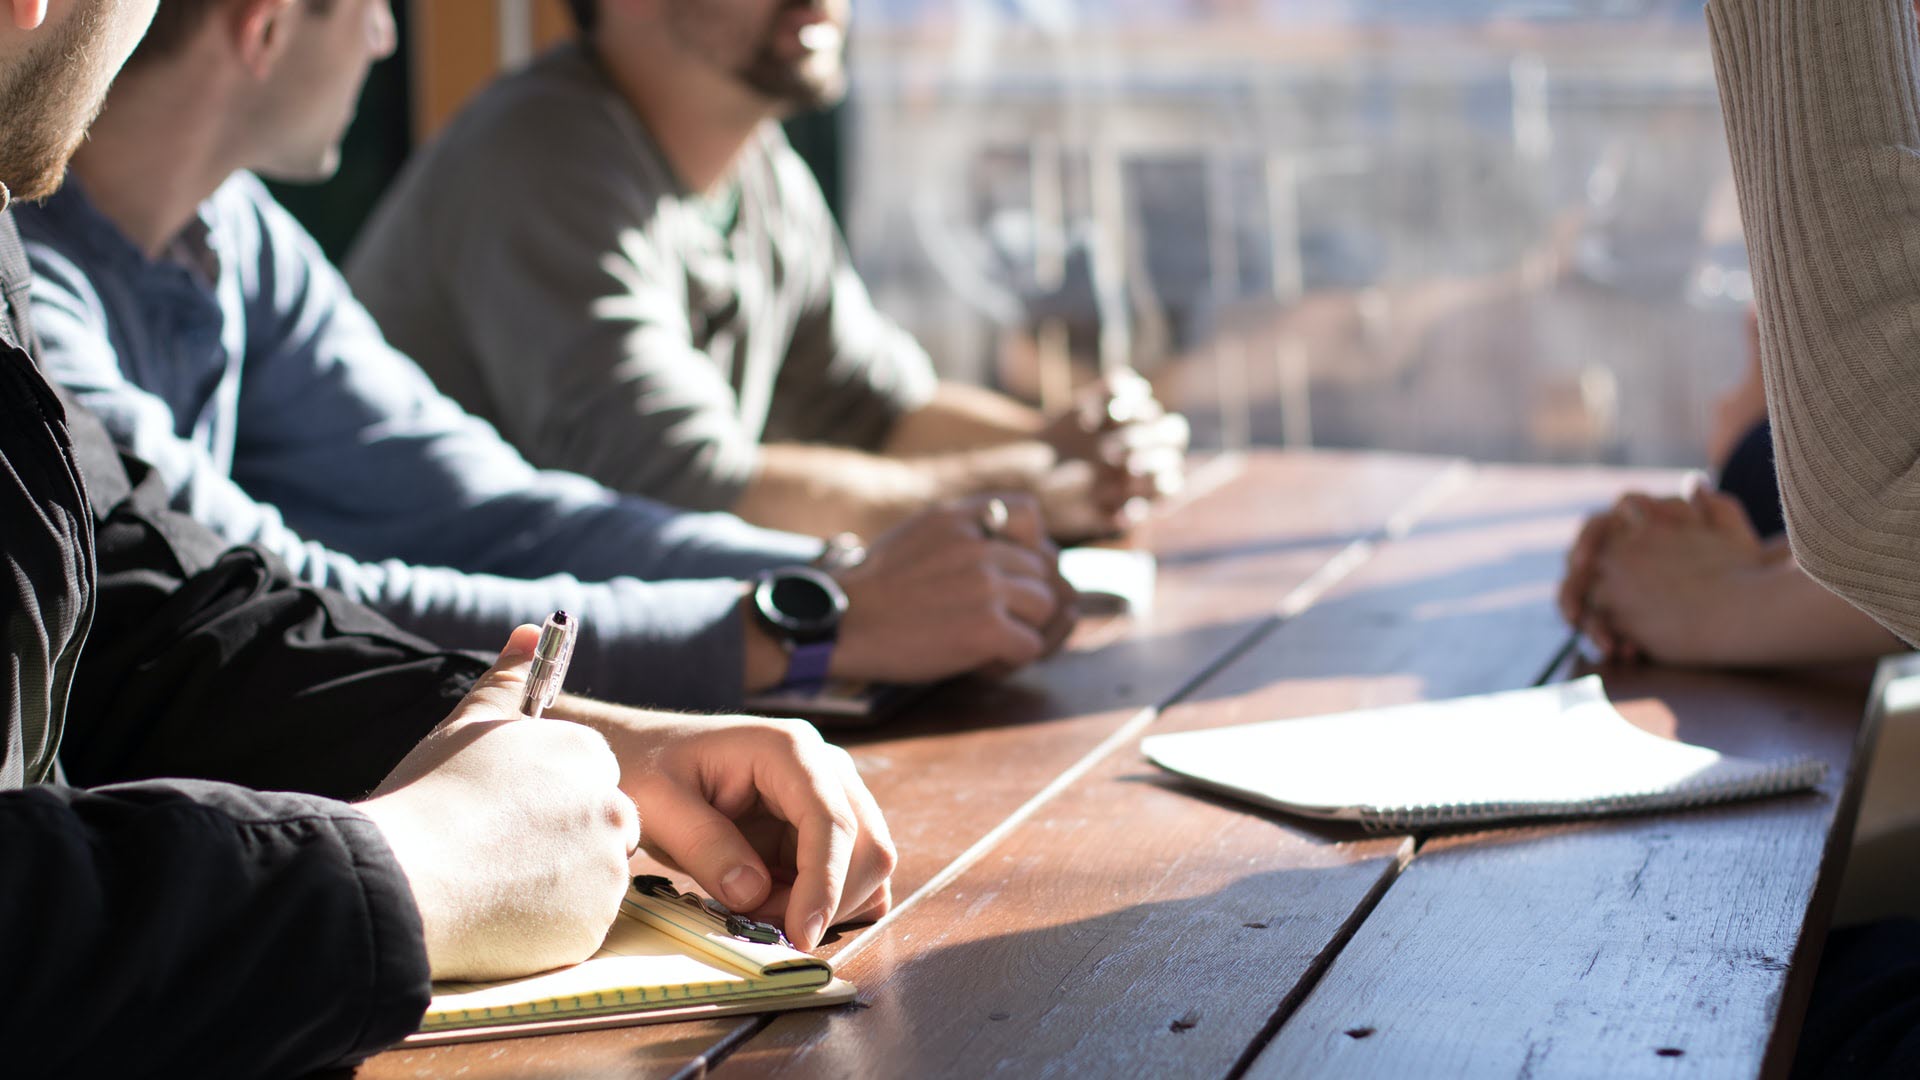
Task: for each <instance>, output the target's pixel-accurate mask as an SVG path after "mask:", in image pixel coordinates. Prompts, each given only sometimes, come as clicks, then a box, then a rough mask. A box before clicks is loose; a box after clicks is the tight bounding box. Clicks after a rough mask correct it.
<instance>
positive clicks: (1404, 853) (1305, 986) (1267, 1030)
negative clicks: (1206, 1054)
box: [1225, 836, 1421, 1080]
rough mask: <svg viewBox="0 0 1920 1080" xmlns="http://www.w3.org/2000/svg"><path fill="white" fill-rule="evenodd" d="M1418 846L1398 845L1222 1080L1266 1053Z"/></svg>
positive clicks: (1234, 1078) (1414, 840)
mask: <svg viewBox="0 0 1920 1080" xmlns="http://www.w3.org/2000/svg"><path fill="white" fill-rule="evenodd" d="M1420 844H1421V841H1420V839H1419V838H1418V837H1413V836H1409V837H1407V838H1406V839H1405V840H1404V841H1402V842H1401V844H1400V850H1399V851H1397V852H1395V853H1394V859H1393V866H1392V867H1391V868H1389V869H1388V870H1387V872H1386V873H1384V874H1381V875H1380V880H1379V881H1376V882H1374V883H1373V887H1372V888H1370V889H1368V890H1367V895H1366V896H1364V897H1362V898H1361V900H1360V903H1359V904H1358V905H1356V906H1355V907H1354V909H1353V913H1352V914H1350V915H1348V916H1347V918H1346V919H1345V920H1344V921H1343V922H1341V924H1340V928H1339V929H1338V930H1336V931H1334V933H1333V936H1332V937H1330V938H1328V939H1327V947H1326V948H1324V949H1322V950H1320V952H1319V954H1318V955H1316V956H1315V957H1314V958H1313V963H1311V964H1309V965H1308V966H1307V970H1306V974H1305V975H1303V976H1302V977H1301V979H1300V981H1299V982H1297V983H1295V984H1294V987H1293V989H1292V990H1290V991H1288V992H1287V995H1286V996H1285V997H1283V998H1281V999H1280V1004H1279V1005H1278V1006H1277V1007H1275V1009H1274V1011H1273V1015H1272V1016H1270V1017H1268V1018H1267V1022H1266V1023H1265V1024H1263V1025H1261V1028H1260V1030H1259V1032H1257V1033H1256V1034H1255V1035H1254V1037H1253V1038H1252V1040H1250V1041H1249V1042H1248V1043H1247V1048H1246V1049H1245V1050H1244V1051H1242V1052H1241V1054H1240V1059H1239V1060H1238V1061H1236V1062H1234V1063H1233V1068H1231V1069H1229V1070H1227V1075H1226V1077H1225V1080H1240V1078H1241V1077H1243V1076H1245V1075H1246V1074H1247V1071H1248V1070H1249V1069H1251V1068H1253V1063H1254V1062H1255V1061H1256V1060H1258V1059H1259V1057H1260V1055H1261V1054H1262V1053H1264V1052H1265V1051H1266V1049H1267V1044H1268V1043H1270V1042H1272V1041H1273V1040H1274V1038H1275V1037H1276V1036H1277V1035H1279V1034H1280V1029H1281V1028H1282V1027H1284V1026H1286V1023H1287V1021H1288V1020H1289V1019H1291V1018H1292V1017H1293V1014H1294V1012H1295V1011H1296V1010H1297V1009H1299V1008H1300V1004H1301V1002H1304V1001H1306V1000H1307V995H1309V994H1311V993H1313V988H1314V987H1315V986H1317V985H1318V984H1319V982H1320V978H1321V976H1323V975H1325V974H1326V973H1327V971H1328V970H1330V969H1331V968H1332V967H1333V962H1334V960H1336V959H1337V958H1338V957H1339V956H1340V953H1341V952H1343V951H1344V950H1345V949H1346V947H1347V943H1348V942H1350V941H1352V940H1353V937H1354V935H1355V934H1358V933H1359V932H1360V928H1361V927H1362V926H1364V925H1366V922H1367V919H1368V918H1369V917H1371V916H1372V915H1373V911H1374V909H1375V908H1377V907H1379V906H1380V901H1382V900H1384V899H1386V895H1387V890H1388V889H1391V888H1392V887H1393V884H1394V882H1396V881H1399V880H1400V875H1401V873H1403V872H1404V871H1405V870H1406V869H1407V867H1408V866H1410V865H1412V863H1413V860H1414V858H1415V857H1416V856H1417V855H1418V853H1419V847H1420Z"/></svg>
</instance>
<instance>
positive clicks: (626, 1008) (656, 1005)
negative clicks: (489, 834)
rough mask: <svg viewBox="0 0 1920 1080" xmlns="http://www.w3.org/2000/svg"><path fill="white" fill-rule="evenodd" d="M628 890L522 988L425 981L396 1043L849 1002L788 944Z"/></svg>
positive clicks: (515, 982)
mask: <svg viewBox="0 0 1920 1080" xmlns="http://www.w3.org/2000/svg"><path fill="white" fill-rule="evenodd" d="M649 883H657V887H656V886H650V885H649ZM634 886H635V887H634V888H632V889H629V890H628V892H627V895H626V899H624V900H623V901H622V902H621V905H620V915H619V917H618V918H616V919H615V920H614V924H613V926H612V928H611V929H609V930H608V931H607V939H606V942H605V943H604V944H603V945H601V947H600V951H599V952H597V953H595V954H594V955H593V956H592V957H590V958H588V959H587V960H585V961H584V962H582V963H579V964H575V965H574V966H572V967H568V968H561V969H559V970H557V971H548V972H543V973H541V974H538V975H531V976H528V977H526V978H521V979H504V980H501V981H499V982H486V983H456V982H439V983H435V984H434V985H433V1000H432V1002H431V1003H430V1004H429V1005H428V1006H427V1014H426V1017H425V1019H423V1020H422V1021H421V1023H420V1030H419V1031H418V1032H416V1033H415V1034H413V1035H410V1036H408V1037H407V1039H406V1041H405V1044H406V1045H409V1046H418V1045H422V1044H434V1043H446V1042H473V1041H477V1040H481V1039H502V1038H509V1037H512V1036H517V1035H548V1034H553V1033H556V1032H562V1031H580V1030H585V1029H590V1028H602V1027H623V1026H627V1025H632V1024H652V1023H662V1022H665V1021H668V1020H686V1019H695V1018H700V1017H709V1016H726V1015H731V1014H736V1013H750V1012H774V1011H778V1010H783V1009H805V1008H813V1007H815V1006H821V1005H839V1004H844V1003H845V1002H848V1001H851V1000H853V997H854V988H853V986H852V985H851V984H849V983H847V982H844V981H842V980H840V979H836V978H834V977H833V968H832V967H831V966H830V965H829V964H828V963H827V962H826V961H825V960H822V959H820V958H818V957H814V956H809V955H807V954H806V953H803V952H800V951H798V950H797V949H793V948H791V947H789V946H788V945H787V944H786V942H785V939H784V938H782V937H781V936H780V935H779V934H778V932H777V931H774V930H773V929H772V928H771V927H767V926H766V924H764V923H755V922H752V921H751V920H746V919H741V918H740V917H738V916H734V915H731V914H729V913H727V912H726V911H725V909H723V908H719V907H717V906H715V905H714V904H712V903H711V902H710V901H703V900H700V899H698V898H695V897H690V896H686V895H683V894H679V893H677V892H675V891H674V890H673V889H672V888H671V886H670V885H669V884H668V883H667V882H666V881H665V879H663V878H636V879H634ZM643 890H645V891H643ZM743 935H744V936H743Z"/></svg>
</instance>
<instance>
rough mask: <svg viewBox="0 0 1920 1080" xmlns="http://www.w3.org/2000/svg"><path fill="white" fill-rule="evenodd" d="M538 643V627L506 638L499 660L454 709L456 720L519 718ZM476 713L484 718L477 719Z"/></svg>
mask: <svg viewBox="0 0 1920 1080" xmlns="http://www.w3.org/2000/svg"><path fill="white" fill-rule="evenodd" d="M539 641H540V628H539V627H537V626H531V625H529V626H519V627H515V628H514V631H513V633H512V634H510V635H508V637H507V644H506V647H505V648H503V649H501V650H500V657H499V659H497V660H495V661H494V662H493V666H492V667H490V668H488V669H487V671H486V674H484V675H482V676H480V678H479V679H478V680H476V681H475V682H474V684H473V689H471V690H469V691H467V696H466V699H465V700H464V701H462V702H461V704H460V707H459V708H458V709H456V710H454V713H453V718H454V719H461V720H471V719H476V718H479V719H491V720H505V719H509V718H511V717H515V716H519V715H520V695H521V693H522V692H523V691H524V690H525V688H526V684H527V670H528V668H529V667H531V666H532V664H533V650H534V646H536V645H537V644H539ZM475 712H481V713H483V714H484V715H483V716H480V717H476V716H475V715H473V714H474V713H475Z"/></svg>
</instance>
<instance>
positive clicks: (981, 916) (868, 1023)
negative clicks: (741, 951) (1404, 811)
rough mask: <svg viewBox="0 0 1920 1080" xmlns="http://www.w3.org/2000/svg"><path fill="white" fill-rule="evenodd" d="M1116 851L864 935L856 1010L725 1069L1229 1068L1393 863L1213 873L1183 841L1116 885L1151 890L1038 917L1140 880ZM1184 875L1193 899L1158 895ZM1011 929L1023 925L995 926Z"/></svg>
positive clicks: (807, 1024)
mask: <svg viewBox="0 0 1920 1080" xmlns="http://www.w3.org/2000/svg"><path fill="white" fill-rule="evenodd" d="M1127 857H1128V853H1127V852H1124V851H1117V850H1116V851H1111V852H1105V853H1087V854H1086V855H1085V857H1084V858H1081V859H1077V860H1076V859H1074V858H1073V857H1072V856H1067V857H1065V858H1064V859H1063V860H1062V861H1063V862H1068V863H1074V862H1078V863H1079V864H1080V865H1078V866H1073V865H1069V866H1065V867H1061V868H1058V869H1055V870H1051V871H1049V874H1048V886H1047V889H1048V893H1047V896H1046V897H1045V899H1041V898H1037V897H1014V896H1010V895H1008V892H1009V891H1012V890H1007V889H1002V890H1000V891H999V893H998V899H997V900H996V901H995V903H997V904H999V905H1002V906H1003V907H1004V910H1005V914H997V913H996V911H995V907H994V903H984V902H979V903H974V904H973V905H972V906H971V907H970V908H968V909H966V910H965V911H959V910H956V911H955V912H953V916H954V917H953V920H952V921H951V922H950V923H949V924H948V925H947V926H946V927H945V928H944V929H938V928H937V929H936V930H934V931H933V932H932V933H931V934H930V935H929V934H916V935H915V936H914V940H913V941H911V942H909V941H906V940H905V939H899V938H892V937H890V938H888V939H886V940H883V941H877V942H875V943H874V944H873V945H872V946H870V947H869V948H868V949H867V950H866V951H865V953H864V955H863V956H862V957H861V958H860V960H859V961H858V962H857V963H856V964H855V965H853V968H852V970H850V971H849V972H848V974H849V975H850V976H851V977H852V978H853V979H855V981H856V982H857V983H858V984H859V985H860V988H861V996H860V1001H859V1003H858V1004H856V1005H854V1006H850V1007H846V1008H842V1009H837V1010H833V1011H831V1012H823V1013H817V1014H812V1015H801V1014H788V1015H785V1016H781V1017H778V1018H776V1019H775V1020H774V1021H773V1022H772V1024H771V1026H770V1027H769V1029H768V1030H767V1031H766V1032H765V1033H763V1034H762V1035H760V1036H758V1037H756V1038H755V1039H753V1040H751V1041H749V1042H748V1043H747V1044H746V1045H745V1046H744V1047H742V1048H741V1049H740V1050H739V1051H737V1052H736V1053H735V1054H734V1055H733V1056H731V1057H730V1058H729V1059H728V1061H727V1065H726V1069H727V1070H730V1072H729V1074H730V1075H757V1074H759V1072H760V1071H761V1070H767V1069H771V1068H772V1067H773V1066H774V1065H775V1064H782V1065H786V1066H788V1067H790V1068H793V1069H795V1071H797V1072H799V1073H801V1074H805V1075H830V1076H915V1077H923V1076H925V1077H939V1076H986V1075H1006V1076H1080V1075H1087V1076H1092V1075H1103V1076H1154V1077H1187V1076H1192V1077H1219V1076H1225V1075H1230V1074H1231V1073H1232V1072H1233V1071H1234V1068H1235V1065H1236V1063H1237V1062H1238V1061H1239V1060H1240V1058H1241V1057H1242V1055H1243V1054H1245V1053H1246V1052H1247V1051H1248V1049H1249V1047H1253V1046H1256V1045H1257V1044H1258V1043H1260V1042H1262V1041H1263V1040H1264V1037H1265V1034H1266V1032H1267V1029H1268V1028H1269V1025H1271V1024H1272V1023H1273V1022H1274V1020H1275V1019H1276V1017H1277V1016H1279V1015H1280V1014H1281V1013H1282V1012H1283V1011H1284V1010H1290V1009H1291V1007H1292V1005H1293V1004H1294V1002H1293V1000H1292V998H1293V996H1294V995H1295V994H1296V993H1298V992H1300V991H1301V990H1302V988H1303V987H1302V984H1303V980H1305V979H1306V978H1307V976H1308V975H1309V974H1310V973H1311V972H1313V971H1315V970H1317V969H1318V968H1319V966H1321V965H1322V964H1324V963H1326V962H1329V961H1330V960H1331V957H1332V955H1333V953H1334V952H1335V951H1336V950H1335V948H1334V943H1335V942H1336V941H1337V940H1339V939H1340V937H1341V935H1342V934H1343V933H1344V932H1345V926H1346V924H1347V922H1348V920H1349V919H1350V918H1351V917H1352V916H1353V915H1354V913H1355V912H1356V911H1357V910H1359V909H1360V908H1361V907H1362V906H1363V905H1364V904H1366V903H1367V902H1368V898H1369V896H1370V895H1371V894H1372V892H1373V890H1374V889H1376V888H1377V887H1378V886H1379V885H1380V883H1381V882H1382V880H1383V879H1385V878H1386V877H1387V876H1388V875H1389V874H1391V873H1392V867H1393V855H1392V852H1391V849H1390V848H1381V849H1376V850H1374V851H1371V852H1369V853H1367V854H1365V855H1364V856H1359V857H1356V858H1354V859H1352V860H1350V861H1345V862H1340V863H1336V864H1333V865H1324V864H1323V865H1319V866H1316V867H1312V868H1300V869H1288V870H1275V871H1268V872H1263V873H1256V874H1246V875H1243V876H1239V877H1237V878H1234V879H1233V880H1230V881H1228V882H1227V883H1226V884H1224V885H1221V884H1219V882H1220V880H1221V873H1222V871H1223V869H1224V867H1223V866H1222V860H1220V859H1218V858H1217V857H1210V856H1209V855H1208V854H1207V853H1205V852H1194V853H1190V854H1189V855H1188V856H1187V857H1185V858H1177V859H1175V860H1173V861H1172V864H1171V865H1158V866H1156V867H1154V868H1153V869H1152V871H1151V872H1150V873H1148V874H1145V875H1144V877H1145V878H1146V879H1147V880H1152V881H1153V884H1152V885H1150V886H1148V887H1147V888H1146V889H1145V890H1140V889H1128V890H1127V891H1128V892H1131V893H1135V894H1137V893H1138V892H1140V891H1146V892H1148V893H1150V894H1162V896H1163V898H1158V899H1154V900H1152V901H1150V902H1146V903H1137V904H1130V905H1126V906H1121V907H1116V908H1114V909H1112V910H1108V911H1103V912H1101V913H1099V914H1095V915H1089V916H1085V917H1079V918H1064V917H1063V918H1060V919H1058V920H1057V921H1056V920H1055V919H1054V918H1052V917H1051V916H1049V914H1048V911H1049V910H1057V911H1063V912H1064V911H1084V910H1086V908H1087V907H1088V906H1090V904H1091V905H1093V906H1097V905H1098V903H1099V898H1101V897H1107V896H1111V895H1113V894H1114V892H1115V886H1114V882H1115V880H1116V878H1132V879H1136V880H1137V879H1141V878H1142V877H1143V870H1144V869H1145V868H1142V867H1137V866H1132V865H1122V864H1123V863H1124V862H1125V860H1126V859H1127ZM1226 872H1228V873H1231V872H1232V871H1226ZM1189 883H1191V885H1192V886H1193V887H1194V888H1195V889H1196V893H1195V895H1190V896H1164V894H1167V893H1175V894H1177V893H1179V892H1181V891H1182V890H1183V889H1184V888H1186V887H1188V885H1189ZM1015 888H1018V889H1019V891H1021V892H1024V891H1026V890H1025V889H1024V888H1020V887H1019V886H1016V887H1015ZM956 899H957V898H956ZM936 902H937V901H936ZM1034 905H1044V907H1042V908H1041V909H1039V910H1036V909H1035V907H1034ZM923 914H924V913H923ZM918 921H919V922H925V921H926V920H925V919H924V918H922V919H920V920H918ZM1035 924H1041V925H1035ZM1008 925H1014V926H1022V927H1025V928H1022V929H1016V930H1011V931H1006V930H1002V929H1001V928H1003V927H1006V926H1008ZM863 969H864V970H863ZM876 970H877V971H878V972H879V973H880V974H874V972H875V971H876Z"/></svg>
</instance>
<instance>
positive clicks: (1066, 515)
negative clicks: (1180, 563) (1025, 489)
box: [1040, 374, 1190, 541]
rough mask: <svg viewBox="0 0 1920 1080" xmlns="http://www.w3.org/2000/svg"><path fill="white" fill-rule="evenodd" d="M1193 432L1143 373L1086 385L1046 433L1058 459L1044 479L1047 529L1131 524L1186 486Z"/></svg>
mask: <svg viewBox="0 0 1920 1080" xmlns="http://www.w3.org/2000/svg"><path fill="white" fill-rule="evenodd" d="M1189 437H1190V431H1189V428H1188V425H1187V420H1186V417H1183V416H1181V415H1180V414H1178V413H1169V412H1167V411H1166V409H1165V407H1163V406H1162V405H1161V404H1160V402H1159V401H1158V400H1156V399H1155V398H1154V396H1153V389H1152V387H1151V386H1150V385H1149V384H1148V383H1147V381H1146V380H1145V379H1143V378H1141V377H1140V376H1138V375H1133V374H1127V375H1120V376H1110V377H1108V378H1105V379H1102V380H1100V381H1099V382H1097V383H1095V384H1093V385H1092V386H1089V387H1087V389H1086V390H1085V391H1084V392H1083V393H1082V394H1081V395H1080V397H1079V400H1077V401H1076V402H1075V403H1074V404H1073V406H1072V407H1071V408H1068V409H1067V410H1065V411H1063V412H1062V413H1060V414H1059V415H1058V416H1055V417H1053V418H1052V419H1050V420H1049V421H1048V422H1047V426H1046V428H1045V430H1044V431H1043V432H1042V433H1041V440H1042V441H1043V442H1045V443H1046V444H1047V445H1048V446H1050V447H1052V449H1053V452H1054V454H1055V456H1056V459H1057V464H1056V465H1055V466H1054V468H1053V469H1052V471H1051V472H1050V473H1049V474H1048V475H1047V476H1046V478H1045V479H1044V480H1043V481H1042V482H1041V486H1040V500H1041V504H1042V506H1043V507H1044V509H1045V511H1046V518H1047V527H1048V530H1049V531H1050V532H1051V533H1052V535H1053V536H1055V537H1057V538H1059V539H1061V540H1063V541H1074V540H1087V539H1094V538H1097V537H1105V536H1113V535H1117V534H1119V533H1121V532H1124V531H1125V530H1126V529H1127V527H1128V526H1130V525H1133V524H1135V523H1137V522H1138V521H1139V520H1140V519H1141V518H1142V517H1143V516H1144V515H1145V512H1146V507H1147V505H1148V504H1149V503H1151V502H1152V501H1154V500H1156V499H1161V498H1165V497H1167V496H1169V495H1174V494H1177V493H1178V492H1179V491H1180V489H1181V486H1182V485H1183V484H1184V482H1185V467H1186V453H1187V442H1188V439H1189Z"/></svg>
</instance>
